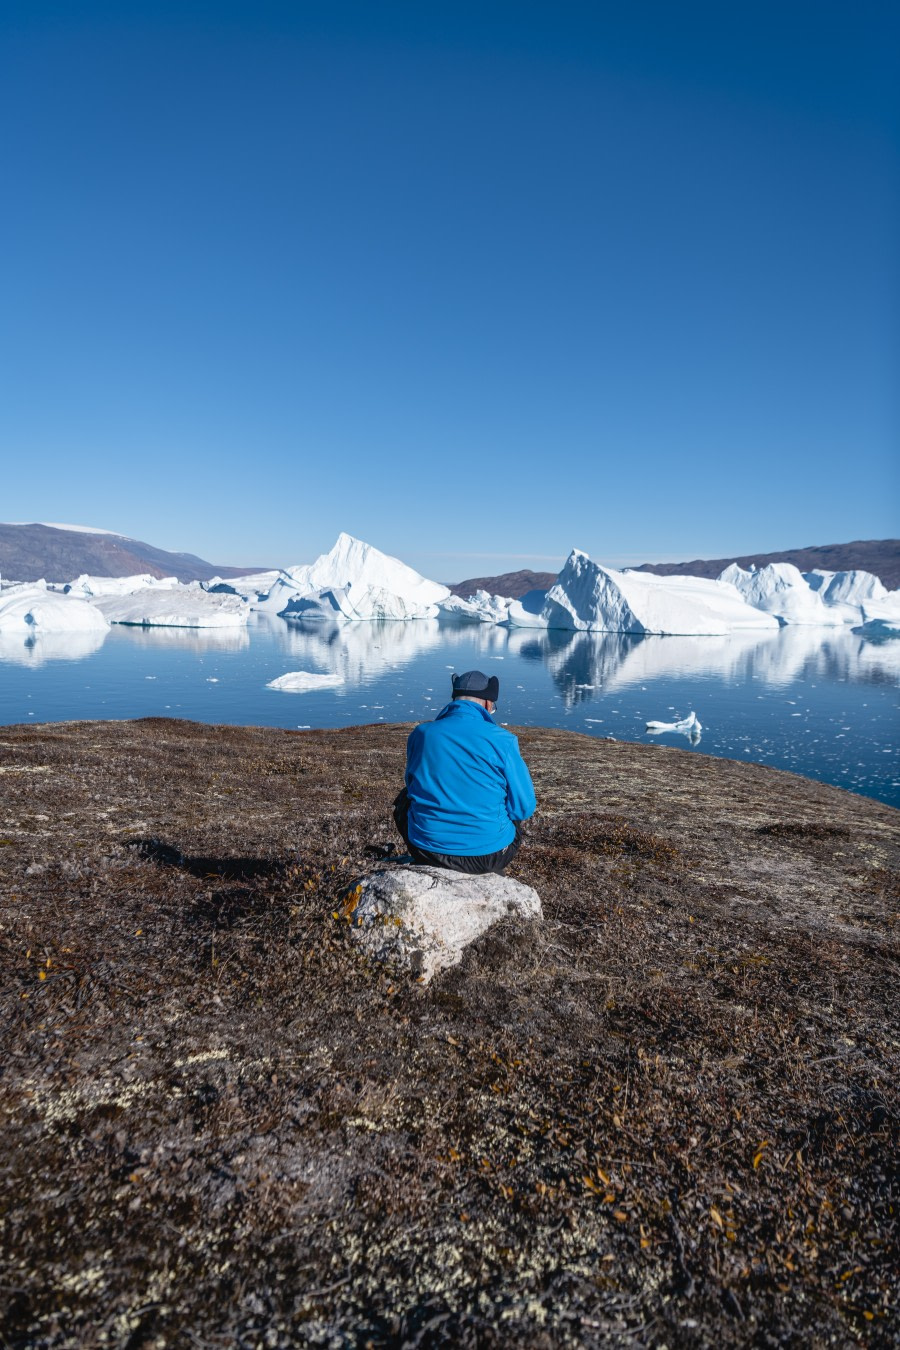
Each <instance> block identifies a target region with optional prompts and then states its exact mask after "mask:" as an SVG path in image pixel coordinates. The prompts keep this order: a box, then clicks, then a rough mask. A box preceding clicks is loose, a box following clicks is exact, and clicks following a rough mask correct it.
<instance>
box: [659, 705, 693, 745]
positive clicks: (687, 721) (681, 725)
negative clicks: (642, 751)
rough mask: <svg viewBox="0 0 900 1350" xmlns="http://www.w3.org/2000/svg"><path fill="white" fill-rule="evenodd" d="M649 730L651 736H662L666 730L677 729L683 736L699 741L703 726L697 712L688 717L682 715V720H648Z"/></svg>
mask: <svg viewBox="0 0 900 1350" xmlns="http://www.w3.org/2000/svg"><path fill="white" fill-rule="evenodd" d="M647 730H648V731H649V733H650V735H651V736H660V735H661V734H662V733H663V732H664V731H677V732H678V733H679V734H680V735H682V736H689V737H690V739H691V740H692V741H695V742H696V741H699V739H700V733H701V731H702V730H703V726H702V724H701V722H700V721H699V719H698V717H697V714H696V713H695V712H692V713H690V714H689V715H688V716H687V717H682V719H681V721H680V722H648V723H647Z"/></svg>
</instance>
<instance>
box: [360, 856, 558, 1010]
mask: <svg viewBox="0 0 900 1350" xmlns="http://www.w3.org/2000/svg"><path fill="white" fill-rule="evenodd" d="M344 913H345V915H346V916H347V917H348V918H349V920H350V924H351V928H352V933H353V937H354V938H355V940H356V941H357V942H358V943H359V944H360V946H361V947H362V948H363V950H364V951H365V952H366V953H367V954H368V955H369V956H372V957H375V958H377V959H379V960H383V961H388V962H390V963H391V964H392V965H395V966H399V967H400V968H402V969H405V970H408V971H410V973H411V974H413V975H414V976H416V977H418V978H420V979H421V980H422V982H423V983H425V984H427V983H428V981H429V980H430V979H431V977H432V976H433V975H434V974H435V973H436V972H437V971H439V970H444V969H445V968H446V967H447V966H455V965H456V964H457V963H458V962H459V961H460V960H461V958H462V954H463V951H464V950H465V948H466V947H467V946H468V944H469V943H470V942H474V940H475V938H477V937H480V936H481V934H482V933H483V932H485V930H486V929H488V928H490V926H491V924H492V923H496V922H497V920H498V919H505V918H507V917H508V916H512V917H516V918H520V919H542V918H543V911H542V909H541V900H540V896H539V895H538V893H537V891H535V890H532V888H531V887H530V886H525V885H523V884H522V882H521V881H514V880H513V879H512V877H504V876H497V875H495V874H494V873H487V874H485V875H484V876H468V875H466V874H464V873H462V872H450V871H448V870H446V869H444V868H440V867H394V868H389V869H384V870H381V871H378V872H373V873H372V874H371V875H370V876H367V877H365V878H364V879H363V880H362V881H361V882H360V883H359V885H358V887H357V888H356V890H355V891H352V892H351V893H350V896H349V897H348V899H347V900H346V902H345V905H344Z"/></svg>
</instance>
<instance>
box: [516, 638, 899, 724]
mask: <svg viewBox="0 0 900 1350" xmlns="http://www.w3.org/2000/svg"><path fill="white" fill-rule="evenodd" d="M519 631H521V630H519ZM513 636H517V634H514V635H513ZM518 655H519V656H520V657H521V658H522V659H524V660H535V661H542V662H544V663H545V664H546V666H547V668H548V670H549V672H550V674H551V676H552V678H553V681H554V684H555V685H556V687H557V688H558V689H559V692H560V694H561V696H562V698H563V701H564V703H565V704H566V706H567V707H570V708H571V707H576V706H577V705H578V704H579V703H583V702H587V701H590V700H591V699H592V698H594V697H595V696H596V694H597V692H598V691H600V690H603V691H605V692H607V693H613V692H615V691H618V690H622V689H626V688H628V687H630V686H632V685H643V684H648V683H649V682H651V681H655V680H672V679H678V680H690V679H718V680H720V681H723V682H724V683H726V684H745V683H746V682H747V681H750V680H757V681H759V682H760V683H761V684H764V685H770V686H775V687H784V686H787V685H790V684H793V683H795V682H796V681H799V680H815V679H828V680H855V681H860V680H862V681H866V682H868V683H872V684H896V683H897V682H898V680H900V642H895V643H885V644H883V645H875V644H872V643H868V642H865V641H864V640H863V639H861V638H859V637H857V636H855V635H854V634H853V633H850V632H841V631H840V630H838V631H835V630H834V629H811V628H799V627H798V628H783V629H781V630H780V631H778V632H765V631H763V632H755V633H751V632H747V633H734V634H732V635H731V636H729V637H690V638H689V637H655V636H654V637H632V636H630V635H628V634H624V633H573V634H568V633H550V632H548V633H541V634H540V635H538V636H535V634H534V633H533V632H532V633H531V634H529V636H528V637H527V638H523V640H522V641H521V643H520V644H519V647H518Z"/></svg>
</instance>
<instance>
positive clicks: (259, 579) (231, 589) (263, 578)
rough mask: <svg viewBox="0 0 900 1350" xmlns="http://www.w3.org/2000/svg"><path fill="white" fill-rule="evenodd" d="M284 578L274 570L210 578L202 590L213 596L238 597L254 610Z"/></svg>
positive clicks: (279, 569) (281, 573) (204, 583)
mask: <svg viewBox="0 0 900 1350" xmlns="http://www.w3.org/2000/svg"><path fill="white" fill-rule="evenodd" d="M285 576H287V573H286V572H285V571H283V570H282V569H281V568H275V569H273V570H272V571H269V572H248V574H247V575H246V576H242V577H210V579H209V581H205V582H203V589H204V590H206V591H209V592H210V593H211V594H213V595H239V596H240V597H241V599H242V600H248V601H249V602H250V603H251V604H252V605H253V608H254V609H258V608H259V605H258V603H257V602H258V601H259V600H261V599H262V598H263V597H264V596H267V595H268V594H269V592H270V591H271V590H272V589H273V587H274V586H275V585H276V583H277V582H278V581H279V580H280V579H281V578H282V577H285Z"/></svg>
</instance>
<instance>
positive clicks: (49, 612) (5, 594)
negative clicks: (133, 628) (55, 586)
mask: <svg viewBox="0 0 900 1350" xmlns="http://www.w3.org/2000/svg"><path fill="white" fill-rule="evenodd" d="M108 628H109V624H108V622H107V620H106V619H105V618H104V616H103V614H102V613H101V612H100V610H99V608H98V607H97V606H96V605H93V604H91V603H90V601H88V600H81V599H77V598H76V597H75V596H72V595H61V594H60V593H59V592H58V591H49V590H48V589H47V583H46V582H45V581H34V582H26V583H24V584H23V585H20V586H10V587H8V588H7V587H5V588H4V589H3V590H2V591H0V633H3V634H8V635H12V636H16V635H21V636H22V637H23V639H24V638H30V637H39V636H40V635H41V634H43V633H105V632H106V630H107V629H108Z"/></svg>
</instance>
